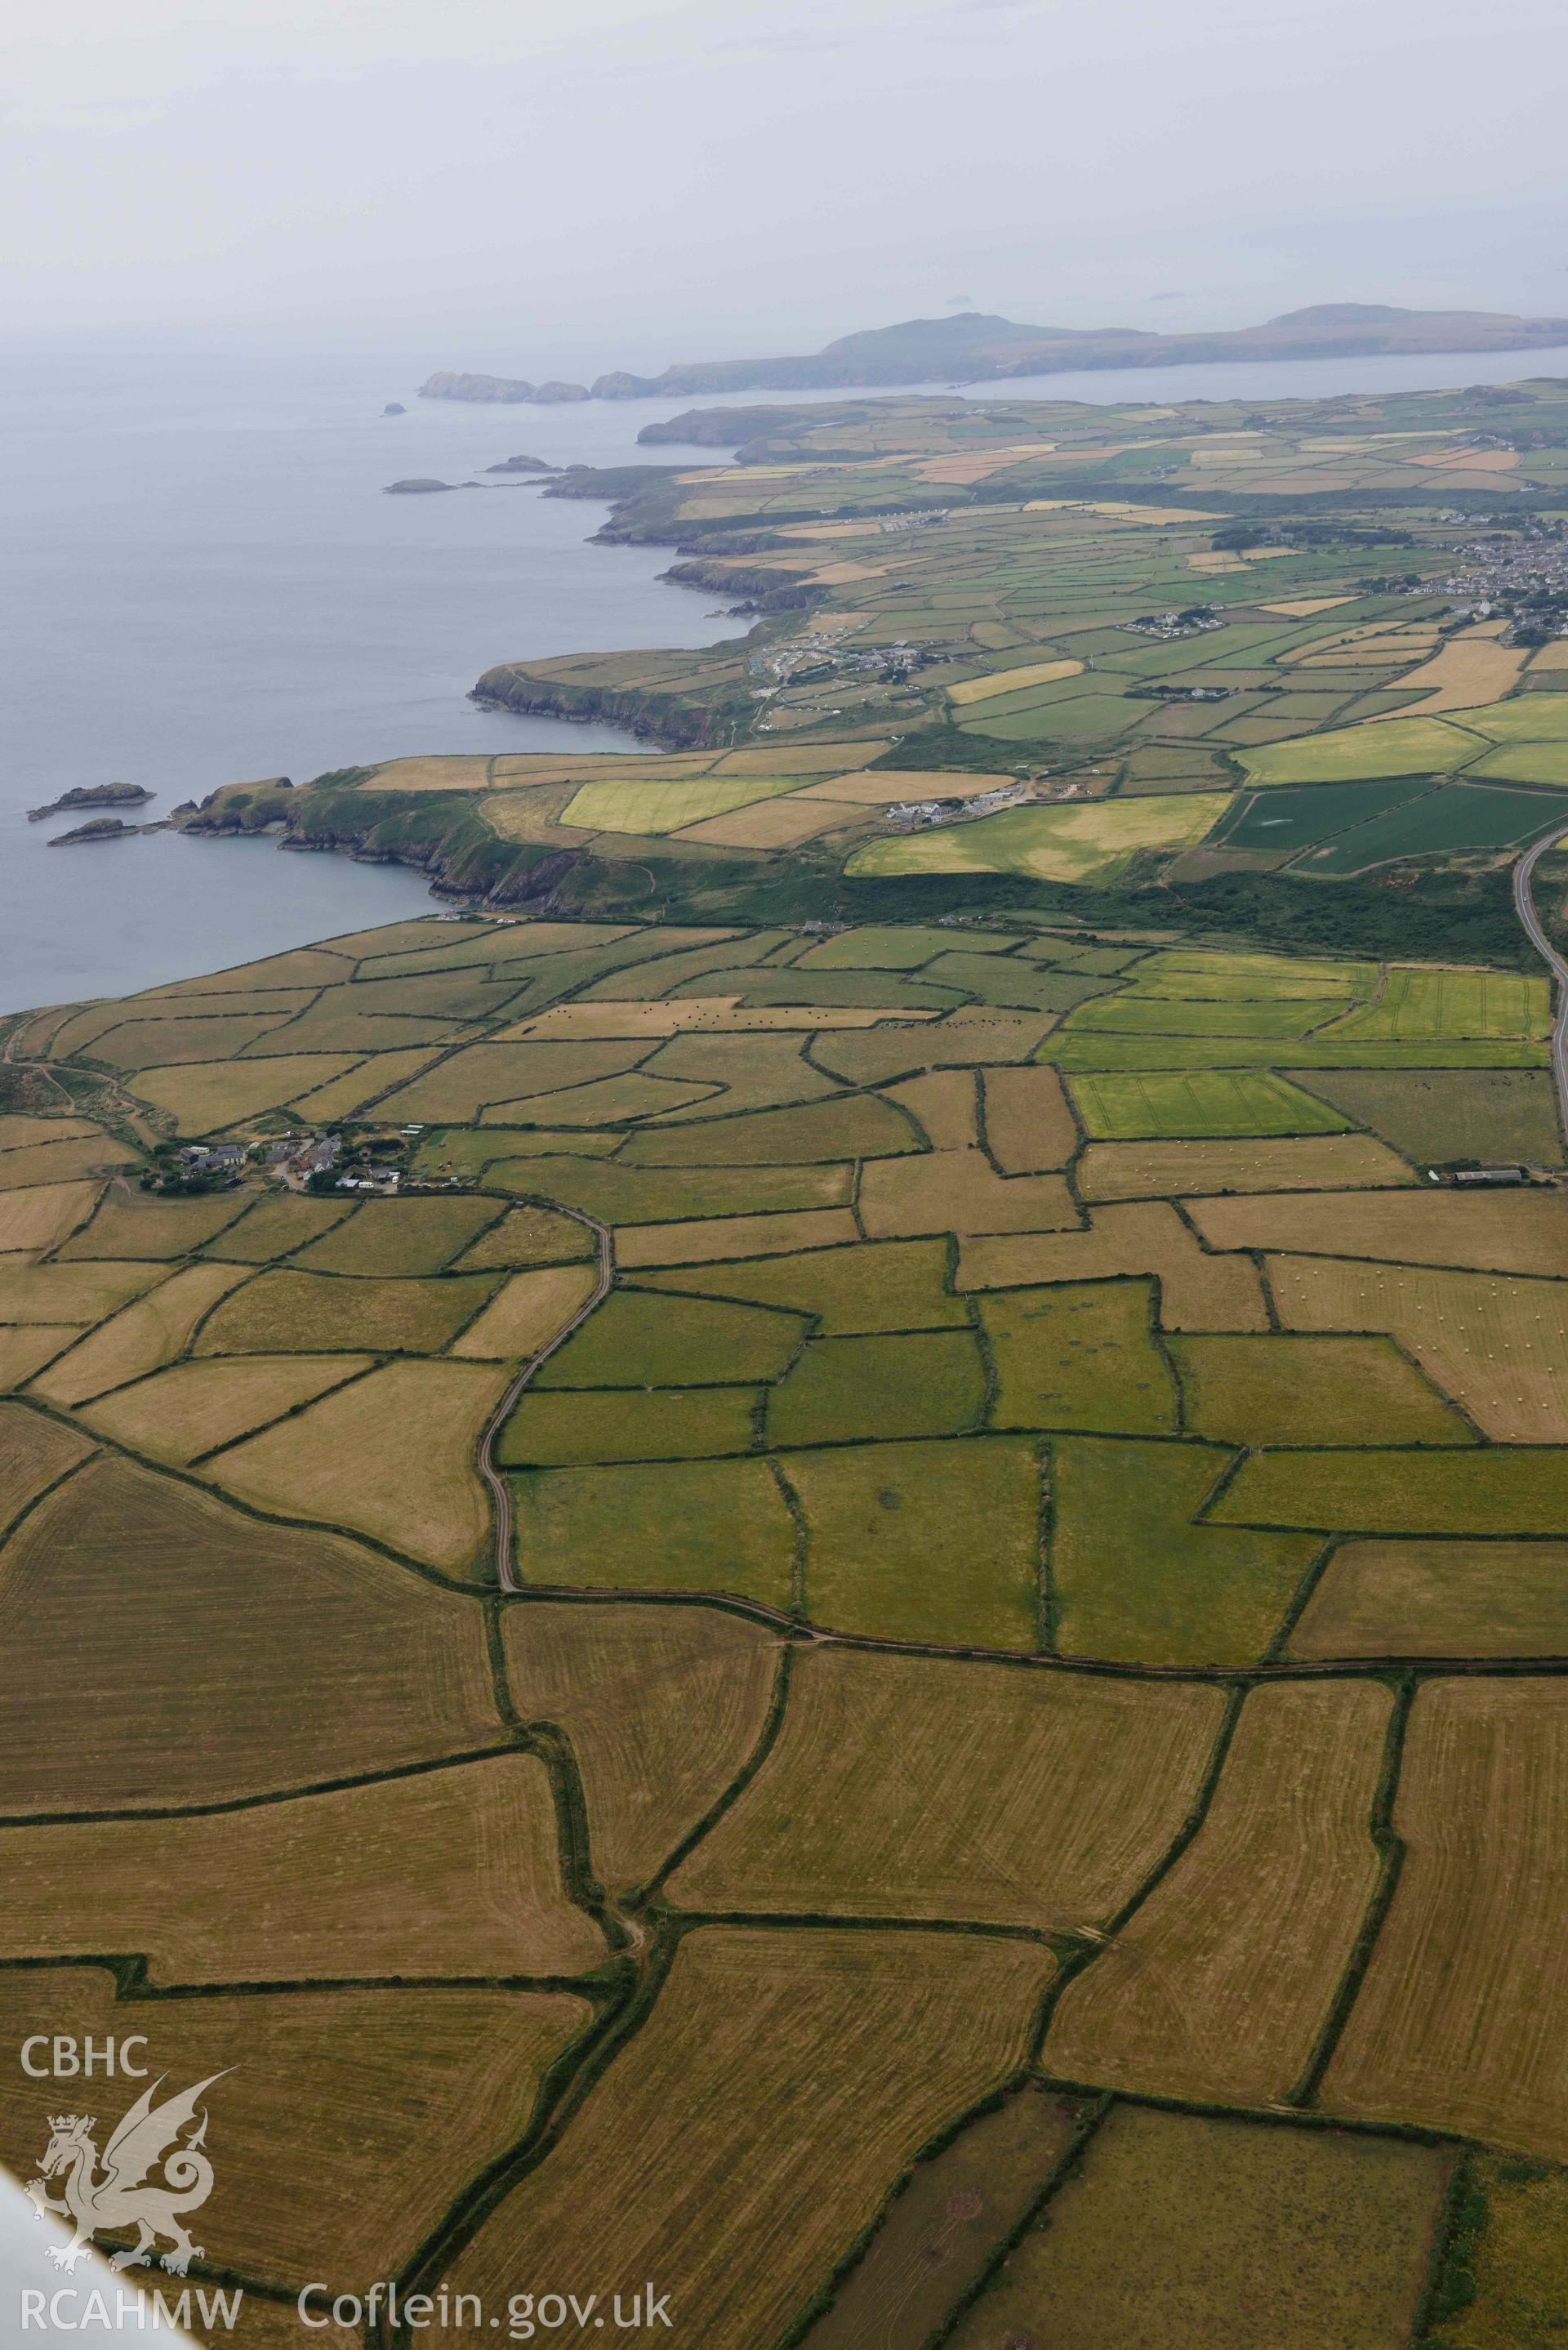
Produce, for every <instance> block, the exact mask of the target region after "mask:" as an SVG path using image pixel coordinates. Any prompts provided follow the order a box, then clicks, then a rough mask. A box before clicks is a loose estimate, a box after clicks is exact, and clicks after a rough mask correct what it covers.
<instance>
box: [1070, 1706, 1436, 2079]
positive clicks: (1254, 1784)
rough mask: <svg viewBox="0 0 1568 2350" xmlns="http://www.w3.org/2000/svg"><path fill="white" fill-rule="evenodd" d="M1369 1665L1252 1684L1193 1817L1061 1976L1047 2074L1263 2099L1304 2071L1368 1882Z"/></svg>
mask: <svg viewBox="0 0 1568 2350" xmlns="http://www.w3.org/2000/svg"><path fill="white" fill-rule="evenodd" d="M1392 1702H1393V1701H1392V1699H1391V1697H1390V1695H1389V1692H1388V1691H1387V1690H1386V1689H1384V1688H1382V1687H1381V1686H1379V1684H1378V1683H1376V1682H1375V1681H1340V1682H1317V1683H1313V1682H1299V1683H1284V1684H1279V1685H1276V1686H1274V1687H1272V1688H1268V1687H1265V1688H1262V1689H1256V1690H1253V1691H1252V1692H1251V1695H1250V1696H1249V1697H1248V1699H1247V1700H1246V1703H1245V1705H1244V1706H1243V1708H1242V1711H1241V1721H1240V1722H1239V1723H1238V1725H1237V1730H1236V1735H1235V1737H1234V1739H1233V1740H1232V1742H1231V1749H1230V1752H1229V1753H1228V1754H1227V1756H1226V1759H1225V1767H1224V1770H1223V1772H1222V1773H1221V1775H1220V1784H1219V1786H1218V1787H1217V1789H1216V1790H1215V1793H1214V1796H1213V1800H1212V1801H1211V1803H1210V1806H1209V1810H1208V1813H1207V1815H1206V1816H1205V1819H1204V1822H1203V1825H1202V1826H1201V1827H1200V1828H1199V1832H1198V1835H1197V1836H1196V1837H1195V1838H1194V1839H1193V1841H1192V1843H1191V1844H1190V1845H1189V1846H1188V1848H1187V1850H1186V1851H1185V1852H1184V1853H1183V1854H1182V1856H1181V1857H1180V1859H1179V1860H1178V1862H1177V1863H1176V1865H1175V1866H1174V1867H1173V1868H1172V1869H1170V1870H1169V1871H1168V1874H1167V1875H1166V1876H1164V1877H1161V1879H1160V1880H1159V1883H1158V1885H1157V1886H1156V1887H1155V1888H1154V1891H1153V1892H1152V1893H1151V1894H1150V1895H1149V1897H1148V1898H1147V1901H1145V1902H1144V1903H1143V1905H1142V1907H1141V1908H1138V1909H1137V1910H1135V1911H1134V1913H1133V1915H1132V1917H1131V1918H1130V1919H1129V1920H1128V1922H1127V1925H1125V1926H1124V1927H1123V1928H1122V1929H1121V1931H1120V1932H1119V1933H1118V1934H1117V1935H1116V1939H1115V1940H1114V1941H1113V1942H1112V1943H1111V1945H1110V1948H1109V1949H1108V1950H1106V1951H1105V1952H1104V1954H1103V1955H1102V1956H1101V1957H1099V1958H1096V1960H1095V1961H1094V1963H1093V1964H1092V1965H1091V1966H1090V1967H1089V1968H1088V1969H1087V1970H1085V1972H1084V1973H1083V1974H1081V1975H1079V1976H1078V1977H1077V1978H1076V1980H1075V1981H1073V1982H1072V1983H1070V1984H1069V1985H1068V1987H1067V1989H1066V1991H1064V1994H1063V1997H1062V2001H1061V2003H1060V2005H1059V2006H1058V2007H1057V2010H1056V2013H1055V2017H1054V2021H1053V2023H1052V2027H1051V2032H1050V2034H1049V2037H1048V2038H1047V2040H1046V2043H1045V2050H1044V2064H1045V2068H1046V2070H1047V2071H1048V2072H1052V2073H1055V2074H1060V2075H1062V2076H1063V2077H1064V2078H1065V2079H1068V2080H1075V2081H1094V2082H1096V2083H1103V2084H1104V2085H1105V2086H1106V2087H1107V2088H1119V2089H1132V2090H1137V2091H1143V2092H1152V2093H1154V2094H1157V2095H1162V2096H1171V2097H1182V2098H1189V2099H1192V2100H1194V2101H1203V2100H1210V2099H1211V2100H1213V2101H1214V2102H1216V2103H1224V2104H1228V2105H1264V2104H1268V2103H1270V2102H1271V2101H1272V2100H1273V2099H1276V2098H1279V2097H1282V2096H1283V2095H1284V2094H1285V2092H1286V2091H1287V2090H1288V2089H1289V2088H1290V2087H1291V2085H1292V2084H1293V2082H1294V2081H1296V2080H1297V2079H1298V2078H1299V2077H1300V2075H1301V2074H1302V2072H1303V2069H1304V2067H1305V2065H1306V2063H1307V2060H1308V2058H1309V2056H1310V2055H1311V2054H1312V2049H1313V2043H1314V2040H1315V2039H1316V2037H1317V2034H1318V2033H1319V2031H1320V2030H1321V2029H1322V2026H1323V2023H1324V2019H1325V2018H1326V2016H1327V2014H1328V2011H1329V2009H1330V2007H1331V2005H1332V2003H1333V2001H1334V1993H1335V1991H1337V1989H1338V1987H1339V1983H1340V1980H1341V1978H1342V1976H1343V1974H1344V1971H1345V1965H1346V1962H1347V1960H1348V1959H1349V1957H1350V1953H1351V1950H1352V1948H1353V1947H1354V1944H1355V1937H1356V1934H1357V1933H1358V1931H1359V1930H1360V1927H1361V1923H1362V1920H1363V1918H1364V1917H1365V1916H1366V1905H1367V1903H1368V1901H1369V1900H1370V1899H1371V1898H1372V1894H1373V1892H1374V1891H1375V1889H1376V1885H1377V1880H1378V1874H1379V1869H1380V1866H1381V1864H1380V1862H1379V1858H1378V1854H1377V1849H1376V1846H1375V1845H1374V1843H1373V1841H1372V1838H1371V1835H1370V1834H1369V1833H1368V1829H1367V1820H1368V1816H1369V1814H1370V1811H1371V1807H1372V1798H1373V1794H1374V1792H1375V1790H1376V1784H1377V1776H1378V1772H1379V1770H1380V1768H1381V1766H1382V1761H1383V1745H1384V1739H1385V1735H1386V1730H1387V1725H1388V1717H1389V1713H1390V1711H1391V1710H1392Z"/></svg>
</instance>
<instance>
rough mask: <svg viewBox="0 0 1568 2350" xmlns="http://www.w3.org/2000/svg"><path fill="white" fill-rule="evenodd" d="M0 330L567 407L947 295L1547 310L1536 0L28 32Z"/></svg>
mask: <svg viewBox="0 0 1568 2350" xmlns="http://www.w3.org/2000/svg"><path fill="white" fill-rule="evenodd" d="M7 21H8V23H9V25H10V26H11V27H12V30H11V31H10V32H9V33H8V34H6V35H5V36H0V206H3V216H4V217H5V219H6V220H7V221H8V222H9V223H10V224H12V229H13V236H12V238H11V239H9V240H7V241H6V244H5V249H4V252H3V254H0V318H4V319H5V321H6V322H7V323H8V325H9V326H10V327H11V328H13V329H15V328H24V329H26V328H30V327H31V328H49V329H55V328H78V327H87V326H92V325H95V324H100V323H101V324H113V325H119V324H124V323H127V322H130V321H137V322H141V323H145V324H149V325H153V326H161V325H165V324H168V325H186V326H189V325H196V324H203V323H216V324H219V325H222V326H224V327H229V326H231V325H232V326H235V327H240V328H247V329H260V330H269V329H271V328H289V329H290V330H297V329H299V328H308V329H310V330H311V331H313V332H314V331H317V330H319V331H327V332H331V333H334V334H338V333H342V334H348V333H356V334H357V333H359V332H363V331H376V332H382V331H394V332H396V333H397V334H398V336H399V338H400V339H401V338H407V337H408V336H410V335H415V336H418V335H422V334H424V333H425V332H426V331H427V330H428V332H429V333H430V335H431V338H432V347H433V346H434V345H439V346H440V348H439V351H436V352H435V356H437V357H449V358H450V359H452V361H453V362H456V363H463V362H466V363H469V364H482V365H484V364H488V365H503V364H509V365H513V366H515V367H518V368H521V369H524V371H527V372H531V373H533V372H540V371H544V370H546V369H551V368H559V369H565V370H566V371H568V372H581V371H582V370H583V369H587V368H592V367H597V366H599V365H608V364H612V363H614V362H616V361H624V362H626V363H628V364H630V365H633V366H639V367H645V366H657V365H660V364H662V363H664V362H665V361H667V360H669V359H678V358H685V357H692V358H695V357H701V356H709V355H714V356H716V355H719V354H722V353H725V352H742V351H757V350H767V349H770V348H771V349H778V348H785V349H788V348H815V345H816V344H818V343H819V342H821V341H822V340H824V339H825V338H826V337H828V336H829V335H832V334H836V333H842V332H844V331H845V330H846V329H847V328H852V327H856V326H860V325H867V324H873V323H885V322H887V321H888V320H891V319H895V318H898V317H908V316H910V315H912V314H922V315H937V314H940V313H941V312H942V311H943V310H945V309H947V308H949V307H951V306H952V305H954V304H955V303H956V302H957V301H958V300H959V299H960V298H961V297H965V296H967V297H969V298H970V299H971V300H972V301H973V302H974V303H975V304H977V305H978V306H979V307H981V308H983V309H997V310H1002V311H1006V312H1009V313H1011V314H1012V316H1014V317H1023V318H1026V319H1031V320H1034V321H1041V322H1049V321H1061V322H1063V323H1065V324H1069V325H1079V326H1084V325H1094V324H1100V323H1127V324H1132V325H1139V326H1142V325H1147V326H1161V325H1167V324H1170V325H1185V324H1199V323H1210V322H1212V323H1215V324H1220V323H1241V321H1243V320H1246V319H1249V318H1253V317H1263V316H1267V315H1270V314H1272V313H1273V312H1275V311H1278V310H1282V309H1285V308H1288V307H1295V306H1297V305H1298V304H1300V303H1303V302H1307V301H1314V300H1322V299H1325V298H1332V297H1334V296H1345V297H1352V298H1360V299H1364V300H1376V299H1385V300H1393V301H1407V302H1416V303H1425V304H1448V303H1455V304H1463V305H1468V306H1477V307H1500V308H1510V309H1514V308H1517V309H1528V310H1532V311H1538V312H1550V313H1552V314H1556V313H1558V312H1563V313H1568V250H1565V247H1568V237H1564V236H1563V235H1562V234H1560V232H1559V224H1560V221H1561V216H1562V212H1563V176H1564V174H1563V161H1562V156H1563V144H1562V137H1561V120H1560V114H1561V93H1562V90H1563V86H1564V68H1568V10H1565V9H1564V8H1563V5H1562V0H1510V5H1509V6H1508V9H1507V14H1506V23H1505V25H1504V24H1500V20H1499V18H1498V16H1495V15H1493V13H1492V12H1491V11H1490V10H1488V9H1480V10H1478V9H1476V8H1475V7H1474V5H1473V0H1184V5H1180V6H1177V5H1171V0H1055V5H1048V0H768V5H758V0H558V4H557V5H542V0H315V5H311V0H47V5H38V6H34V7H26V8H25V7H21V6H17V7H15V8H13V9H12V10H11V11H9V12H8V19H7Z"/></svg>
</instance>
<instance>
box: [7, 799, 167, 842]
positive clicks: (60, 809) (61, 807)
mask: <svg viewBox="0 0 1568 2350" xmlns="http://www.w3.org/2000/svg"><path fill="white" fill-rule="evenodd" d="M152 797H153V794H152V793H151V792H150V791H148V790H147V789H146V787H145V785H141V784H78V786H77V788H76V789H75V791H70V792H62V793H61V794H60V796H59V798H58V799H57V800H51V801H50V802H49V804H48V806H47V807H36V808H29V809H28V810H27V821H28V823H29V824H41V823H42V822H43V819H44V818H45V816H65V815H67V813H68V812H69V811H70V810H71V809H73V808H88V807H142V806H145V805H146V803H147V802H148V801H149V800H150V799H151V798H152ZM66 837H67V838H68V837H70V836H69V835H67V836H66ZM51 846H52V844H51Z"/></svg>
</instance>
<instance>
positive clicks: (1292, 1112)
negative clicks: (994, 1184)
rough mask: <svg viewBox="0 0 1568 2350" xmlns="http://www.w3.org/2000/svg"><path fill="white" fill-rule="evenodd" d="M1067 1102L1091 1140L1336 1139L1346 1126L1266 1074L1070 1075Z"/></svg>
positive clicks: (1202, 1071) (1341, 1116)
mask: <svg viewBox="0 0 1568 2350" xmlns="http://www.w3.org/2000/svg"><path fill="white" fill-rule="evenodd" d="M1073 1099H1074V1101H1075V1103H1076V1104H1077V1108H1078V1115H1079V1117H1080V1118H1082V1119H1083V1121H1084V1124H1085V1127H1086V1128H1087V1129H1088V1132H1089V1134H1090V1136H1091V1137H1092V1138H1093V1139H1095V1140H1096V1141H1115V1142H1132V1141H1138V1140H1141V1139H1145V1138H1148V1139H1158V1138H1160V1137H1169V1138H1172V1139H1177V1138H1184V1137H1188V1136H1191V1137H1193V1138H1195V1139H1201V1138H1202V1137H1203V1136H1206V1135H1247V1134H1257V1135H1263V1134H1336V1133H1341V1132H1343V1131H1344V1129H1345V1128H1346V1127H1347V1126H1349V1125H1350V1124H1351V1123H1352V1121H1351V1120H1350V1119H1349V1118H1346V1117H1345V1115H1344V1113H1343V1112H1339V1111H1335V1110H1334V1109H1332V1108H1331V1107H1329V1106H1328V1105H1327V1104H1326V1103H1324V1102H1321V1101H1319V1100H1317V1099H1316V1097H1314V1095H1312V1094H1307V1093H1303V1091H1302V1088H1301V1087H1299V1086H1293V1085H1292V1084H1291V1083H1290V1082H1289V1080H1288V1079H1287V1078H1284V1077H1282V1076H1276V1075H1275V1073H1274V1071H1273V1070H1272V1069H1259V1070H1256V1071H1245V1072H1241V1071H1238V1072H1232V1071H1230V1070H1226V1069H1195V1070H1193V1071H1192V1072H1191V1073H1190V1074H1189V1075H1183V1076H1178V1075H1174V1074H1173V1075H1171V1076H1158V1075H1157V1074H1155V1073H1154V1072H1152V1071H1151V1072H1149V1073H1147V1074H1146V1075H1142V1076H1138V1075H1134V1074H1128V1075H1127V1076H1112V1075H1109V1074H1106V1076H1098V1077H1091V1076H1080V1077H1075V1079H1074V1081H1073Z"/></svg>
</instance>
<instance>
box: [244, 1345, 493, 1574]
mask: <svg viewBox="0 0 1568 2350" xmlns="http://www.w3.org/2000/svg"><path fill="white" fill-rule="evenodd" d="M506 1378H507V1374H506V1372H505V1370H504V1369H503V1368H501V1367H494V1368H492V1367H491V1366H490V1365H489V1364H485V1363H452V1362H446V1363H410V1362H403V1363H389V1365H388V1366H387V1367H386V1368H385V1369H384V1370H379V1371H373V1372H372V1373H371V1374H370V1376H369V1378H365V1379H358V1380H356V1381H355V1383H354V1385H353V1386H352V1387H350V1388H345V1389H343V1390H342V1391H340V1392H339V1393H338V1394H336V1395H329V1396H327V1397H326V1398H325V1399H323V1400H322V1401H321V1402H320V1403H316V1404H312V1405H311V1407H310V1409H308V1410H307V1411H304V1412H302V1413H301V1414H300V1415H299V1417H298V1418H297V1419H289V1420H286V1421H284V1422H283V1423H282V1424H281V1425H280V1426H278V1427H276V1428H272V1429H268V1430H265V1432H264V1433H263V1434H262V1435H260V1436H253V1437H250V1438H248V1439H247V1440H245V1441H244V1443H241V1444H236V1445H234V1447H233V1448H232V1449H231V1450H230V1451H226V1452H220V1453H218V1454H217V1455H216V1456H215V1458H214V1459H213V1460H212V1461H209V1462H208V1463H207V1465H206V1467H205V1469H204V1470H203V1471H202V1473H203V1475H205V1476H207V1477H210V1478H212V1479H213V1482H215V1483H217V1484H220V1485H223V1486H224V1487H226V1488H227V1490H228V1491H229V1492H232V1493H234V1494H237V1495H238V1497H239V1498H240V1500H241V1501H244V1502H251V1503H254V1505H255V1506H256V1507H257V1508H258V1509H263V1510H274V1511H276V1512H278V1513H281V1514H282V1515H284V1516H286V1517H294V1518H316V1519H319V1520H321V1521H323V1522H324V1523H327V1524H331V1525H341V1526H347V1527H349V1528H351V1529H353V1530H354V1531H355V1532H356V1533H359V1534H374V1535H375V1536H377V1537H378V1539H379V1540H380V1541H381V1542H384V1543H389V1544H391V1546H392V1547H393V1548H394V1549H395V1550H400V1551H402V1552H405V1553H407V1554H409V1555H411V1556H413V1557H415V1558H422V1559H428V1560H429V1561H430V1563H431V1565H433V1566H444V1567H447V1568H450V1569H452V1570H453V1571H456V1570H458V1569H461V1568H462V1567H464V1566H467V1565H469V1564H470V1563H471V1562H472V1560H473V1558H474V1556H475V1554H476V1553H477V1552H478V1550H479V1548H480V1545H481V1544H482V1543H483V1541H484V1539H485V1536H486V1535H487V1534H488V1533H489V1530H490V1509H489V1502H488V1497H487V1495H486V1492H485V1490H484V1487H483V1484H482V1483H481V1482H480V1479H479V1474H478V1471H476V1469H475V1468H474V1465H473V1455H474V1448H475V1447H476V1445H477V1444H478V1441H479V1437H480V1432H481V1430H483V1427H484V1424H485V1422H486V1421H487V1420H488V1419H489V1418H490V1415H491V1413H492V1412H493V1410H494V1409H495V1406H496V1405H497V1403H499V1401H500V1399H501V1396H502V1392H503V1390H504V1388H505V1385H506ZM410 1429H417V1430H419V1441H418V1443H417V1444H410V1440H409V1431H410Z"/></svg>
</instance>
